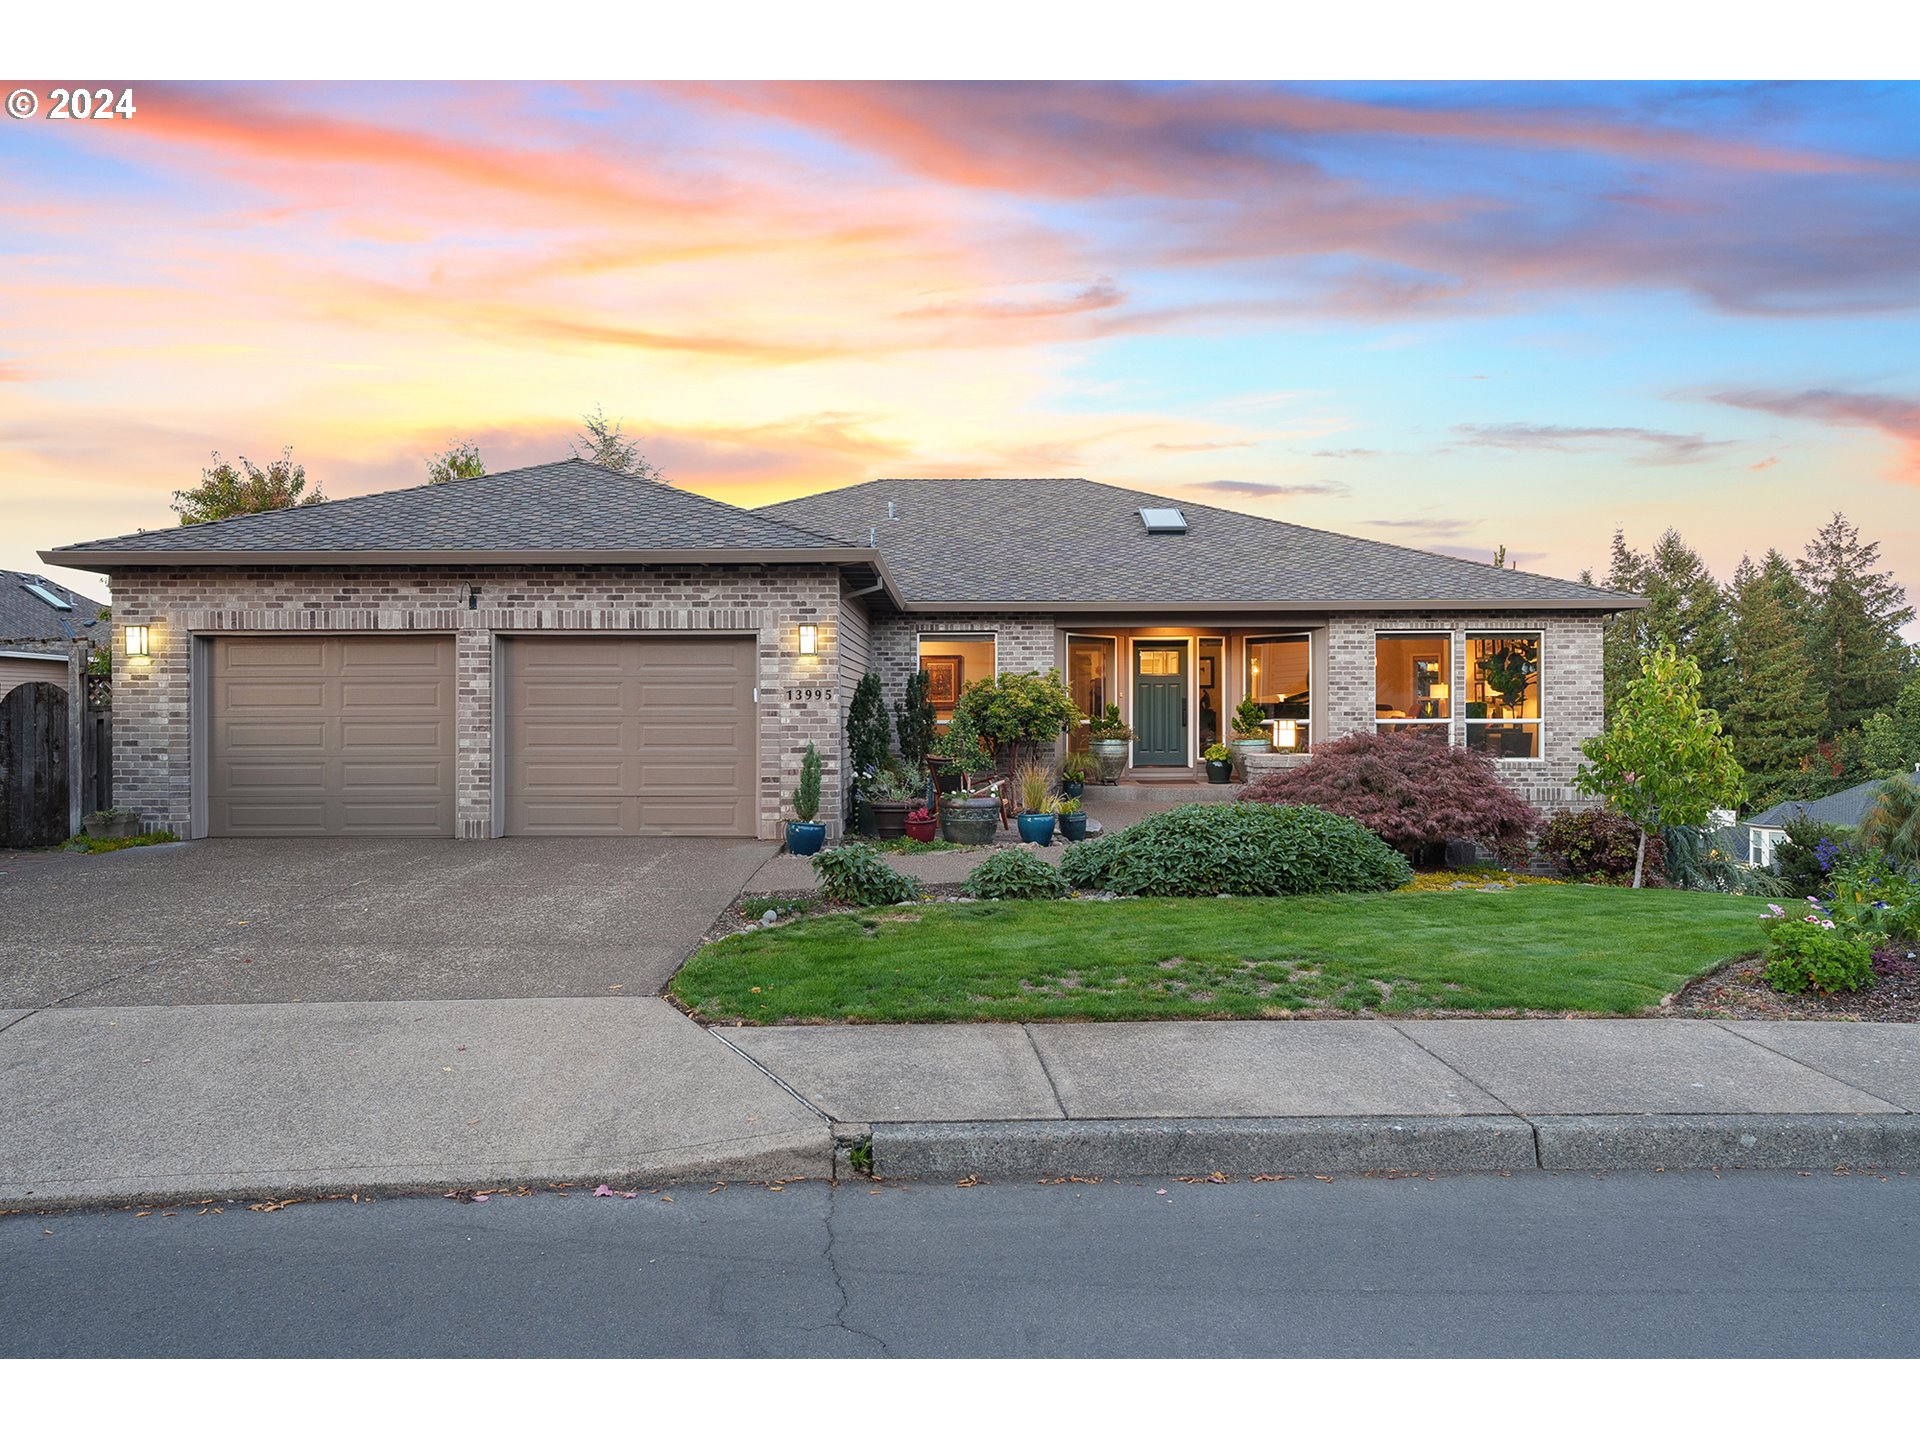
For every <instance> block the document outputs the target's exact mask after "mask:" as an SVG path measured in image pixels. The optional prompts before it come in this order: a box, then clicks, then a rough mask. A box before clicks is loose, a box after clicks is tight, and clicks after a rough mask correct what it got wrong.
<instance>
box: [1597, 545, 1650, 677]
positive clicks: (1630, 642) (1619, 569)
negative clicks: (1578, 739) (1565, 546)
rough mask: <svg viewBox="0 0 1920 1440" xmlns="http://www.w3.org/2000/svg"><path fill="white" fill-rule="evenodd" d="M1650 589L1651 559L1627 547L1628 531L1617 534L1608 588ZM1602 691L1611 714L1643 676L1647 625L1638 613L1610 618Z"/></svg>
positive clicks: (1635, 591) (1605, 638)
mask: <svg viewBox="0 0 1920 1440" xmlns="http://www.w3.org/2000/svg"><path fill="white" fill-rule="evenodd" d="M1646 586H1647V557H1646V556H1645V555H1642V554H1641V553H1640V552H1639V551H1638V550H1635V549H1633V548H1631V547H1630V546H1629V545H1628V544H1627V537H1626V534H1625V532H1624V531H1620V530H1615V531H1614V532H1613V547H1612V552H1611V555H1610V557H1609V560H1608V564H1607V579H1606V587H1607V589H1609V590H1624V591H1626V592H1627V593H1629V594H1633V595H1638V594H1640V593H1641V592H1643V591H1644V590H1645V589H1646ZM1602 640H1603V646H1604V649H1603V653H1602V657H1601V678H1600V689H1601V698H1602V703H1603V705H1604V707H1605V711H1606V713H1607V714H1609V715H1611V714H1612V713H1613V707H1614V706H1616V705H1618V704H1619V703H1620V697H1621V696H1622V695H1624V694H1626V693H1627V686H1628V684H1629V683H1630V682H1631V681H1632V680H1633V677H1634V676H1635V675H1637V674H1639V673H1640V657H1641V656H1642V655H1643V654H1644V653H1645V652H1646V622H1645V621H1644V620H1642V619H1641V612H1640V611H1638V610H1622V611H1620V612H1619V614H1617V615H1614V616H1612V617H1611V618H1609V619H1608V621H1607V624H1606V629H1605V630H1604V631H1603V632H1602Z"/></svg>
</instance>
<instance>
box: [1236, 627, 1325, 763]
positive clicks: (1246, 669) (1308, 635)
mask: <svg viewBox="0 0 1920 1440" xmlns="http://www.w3.org/2000/svg"><path fill="white" fill-rule="evenodd" d="M1273 640H1298V641H1299V642H1300V643H1301V644H1303V645H1305V646H1306V647H1307V718H1306V719H1304V720H1296V721H1295V722H1294V723H1295V724H1296V725H1298V726H1299V727H1300V731H1301V732H1302V733H1301V743H1300V744H1298V745H1296V746H1295V747H1294V748H1293V749H1292V750H1278V749H1277V746H1276V750H1277V753H1279V754H1282V755H1300V754H1310V753H1311V752H1312V750H1313V733H1314V724H1313V701H1314V695H1313V631H1311V630H1271V631H1261V632H1259V633H1258V634H1248V635H1243V636H1241V637H1240V697H1241V699H1243V700H1244V699H1247V698H1248V697H1250V696H1252V695H1253V647H1254V646H1256V645H1264V644H1266V643H1268V642H1269V641H1273ZM1223 710H1224V713H1223V714H1222V716H1221V725H1220V730H1221V734H1222V735H1223V736H1224V735H1225V734H1227V733H1228V731H1229V729H1230V721H1229V719H1228V717H1229V716H1230V715H1231V714H1232V708H1231V707H1223ZM1267 730H1268V741H1269V743H1270V744H1271V743H1273V742H1274V741H1275V740H1277V738H1278V735H1279V732H1278V731H1277V730H1275V729H1274V728H1273V726H1272V725H1271V724H1270V725H1269V726H1268V727H1267Z"/></svg>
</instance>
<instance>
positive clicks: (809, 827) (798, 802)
mask: <svg viewBox="0 0 1920 1440" xmlns="http://www.w3.org/2000/svg"><path fill="white" fill-rule="evenodd" d="M793 813H794V815H795V817H796V818H795V819H792V820H789V821H788V822H787V849H788V850H789V851H791V852H792V853H793V854H795V855H812V854H814V853H815V852H816V851H818V850H819V848H820V847H821V846H822V845H824V844H826V841H827V827H826V826H825V825H822V824H821V823H820V822H819V821H817V820H815V819H814V818H813V817H814V816H816V815H818V814H819V813H820V752H819V751H818V750H816V749H814V748H813V742H812V741H811V740H809V741H808V742H807V753H806V754H805V755H802V756H801V757H800V783H799V784H798V785H796V786H795V787H794V790H793Z"/></svg>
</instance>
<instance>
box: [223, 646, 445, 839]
mask: <svg viewBox="0 0 1920 1440" xmlns="http://www.w3.org/2000/svg"><path fill="white" fill-rule="evenodd" d="M212 669H213V694H212V697H211V702H210V703H211V725H210V729H209V743H208V761H209V774H208V779H207V825H208V830H209V832H210V833H211V834H214V835H451V834H452V833H453V768H454V767H453V641H452V639H451V638H449V637H445V636H432V635H420V636H413V635H409V636H380V637H374V636H360V635H300V636H288V637H286V638H284V639H283V638H279V637H275V638H273V639H264V638H262V639H253V638H237V637H236V638H232V639H225V640H216V641H214V642H213V666H212Z"/></svg>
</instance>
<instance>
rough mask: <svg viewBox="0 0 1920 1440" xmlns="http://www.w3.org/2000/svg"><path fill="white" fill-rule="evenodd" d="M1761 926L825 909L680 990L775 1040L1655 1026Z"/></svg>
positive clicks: (705, 969) (758, 932)
mask: <svg viewBox="0 0 1920 1440" xmlns="http://www.w3.org/2000/svg"><path fill="white" fill-rule="evenodd" d="M1754 911H1755V907H1754V904H1753V901H1752V900H1751V899H1749V898H1747V897H1744V896H1728V895H1713V894H1701V893H1696V892H1687V891H1672V890H1667V891H1644V890H1643V891H1638V892H1635V891H1631V890H1621V889H1617V888H1610V887H1600V886H1584V885H1525V886H1520V887H1517V888H1501V889H1499V890H1482V889H1479V888H1477V887H1476V888H1472V889H1465V890H1455V891H1442V892H1438V893H1432V892H1429V893H1405V892H1402V893H1393V894H1378V895H1332V896H1313V897H1303V898H1295V899H1234V900H1220V899H1197V900H1190V899H1107V900H1104V901H1098V900H1091V899H1080V900H1056V901H1000V900H995V901H979V902H976V903H970V904H954V903H939V902H935V903H926V904H914V905H905V906H897V907H887V908H882V909H872V910H838V911H829V910H825V909H823V908H819V907H816V908H814V909H812V910H811V911H810V912H809V913H808V914H806V915H803V916H802V917H800V918H798V919H794V920H791V921H788V920H785V919H780V920H778V922H777V923H776V924H775V925H773V926H772V927H771V928H765V929H759V928H756V929H754V930H751V931H748V932H746V933H741V934H736V935H732V936H730V937H728V938H724V939H721V940H719V941H717V942H715V943H712V944H709V945H707V946H705V947H703V948H702V949H701V950H700V951H699V952H698V953H696V954H695V955H694V956H693V958H692V959H690V960H689V961H688V962H687V964H686V965H685V966H684V967H683V968H682V969H681V971H680V973H679V974H678V975H676V976H675V977H674V979H673V981H672V983H671V985H670V986H669V988H668V993H669V994H670V995H671V996H672V997H673V998H674V999H675V1000H676V1001H678V1002H679V1003H680V1004H681V1005H683V1006H684V1007H685V1008H686V1009H687V1010H688V1011H689V1012H691V1013H693V1014H694V1015H696V1016H697V1017H698V1018H701V1019H703V1020H707V1021H709V1022H714V1023H747V1024H760V1025H771V1024H783V1023H822V1022H832V1021H852V1022H862V1023H879V1022H893V1021H966V1020H999V1021H1026V1020H1149V1019H1176V1018H1177V1019H1230V1018H1237V1019H1269V1018H1270V1019H1281V1018H1312V1017H1340V1016H1365V1015H1375V1014H1377V1015H1391V1016H1399V1017H1414V1016H1430V1015H1449V1014H1461V1015H1482V1016H1484V1015H1502V1014H1505V1015H1518V1014H1547V1015H1565V1014H1589V1015H1642V1014H1657V1013H1661V1008H1660V1007H1661V1003H1662V1001H1663V1000H1667V999H1669V997H1671V996H1673V995H1674V993H1675V992H1677V991H1679V990H1681V988H1682V987H1683V986H1685V985H1686V984H1687V982H1688V981H1689V980H1691V979H1693V978H1694V977H1696V976H1698V975H1700V974H1702V973H1703V972H1706V971H1708V970H1713V969H1717V968H1719V967H1720V966H1722V965H1723V964H1724V963H1725V962H1726V961H1727V960H1728V958H1729V957H1733V956H1738V955H1742V954H1745V953H1748V952H1752V951H1756V950H1758V948H1759V946H1760V943H1761V932H1760V925H1759V921H1758V919H1757V918H1756V916H1755V913H1754ZM745 919H746V917H745V916H742V917H741V921H740V922H738V923H744V921H745Z"/></svg>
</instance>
